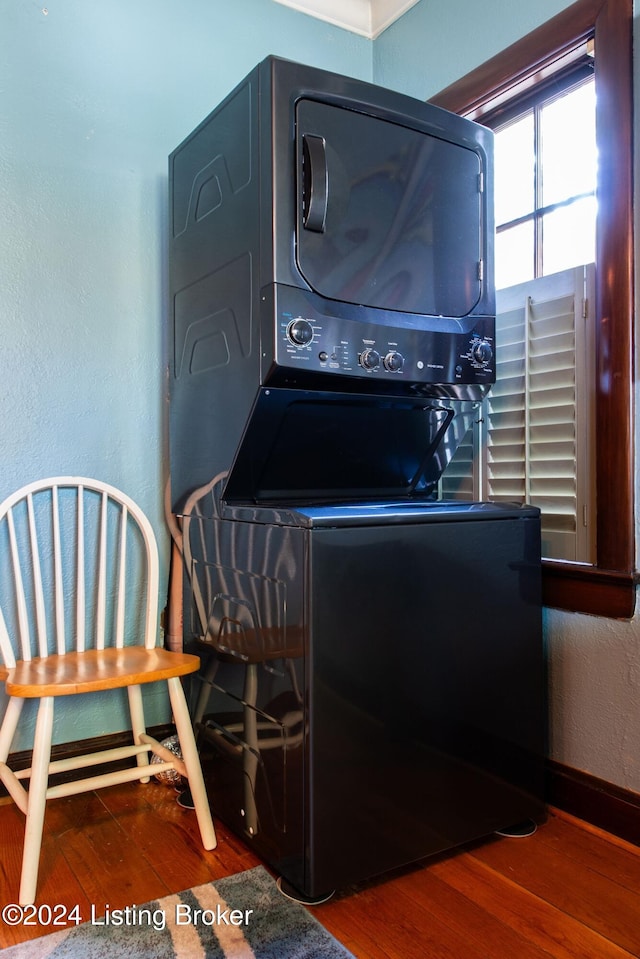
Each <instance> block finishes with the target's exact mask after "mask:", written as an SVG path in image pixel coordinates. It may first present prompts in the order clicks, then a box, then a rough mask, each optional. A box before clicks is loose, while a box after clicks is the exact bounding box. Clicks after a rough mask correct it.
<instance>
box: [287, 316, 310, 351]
mask: <svg viewBox="0 0 640 959" xmlns="http://www.w3.org/2000/svg"><path fill="white" fill-rule="evenodd" d="M287 336H288V337H289V339H290V340H291V342H292V343H294V344H295V345H296V346H306V345H307V343H310V342H311V340H312V339H313V327H312V326H311V323H309V320H303V319H302V317H300V316H299V317H298V318H297V319H295V320H291V323H289V326H288V327H287Z"/></svg>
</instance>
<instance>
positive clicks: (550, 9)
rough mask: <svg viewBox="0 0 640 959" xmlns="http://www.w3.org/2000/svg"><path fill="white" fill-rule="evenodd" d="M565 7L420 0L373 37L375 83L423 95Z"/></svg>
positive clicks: (555, 0) (506, 0)
mask: <svg viewBox="0 0 640 959" xmlns="http://www.w3.org/2000/svg"><path fill="white" fill-rule="evenodd" d="M568 6H570V3H569V2H563V0H536V2H535V3H529V2H523V0H483V2H478V0H447V2H446V3H438V2H434V0H420V2H419V3H417V4H416V5H415V6H414V7H411V9H410V10H408V11H407V13H405V15H404V16H403V17H401V18H400V19H399V20H397V21H396V22H395V23H394V24H392V25H391V27H389V28H388V29H387V30H385V31H384V33H382V34H381V35H380V37H379V38H378V39H377V40H376V42H375V44H374V52H373V75H374V79H375V82H376V83H379V84H380V85H381V86H386V87H390V88H391V89H392V90H401V91H402V92H403V93H408V94H410V95H411V96H414V97H418V98H419V99H421V100H426V99H428V98H429V97H430V96H433V95H434V94H435V93H437V92H438V91H439V90H443V89H444V88H445V87H448V86H449V84H451V83H453V82H454V81H455V80H458V79H459V78H460V77H463V76H464V75H465V74H466V73H468V72H469V71H470V70H473V68H474V67H477V66H479V65H480V64H481V63H484V62H485V61H486V60H488V59H489V58H490V57H493V56H495V54H496V53H499V52H500V51H501V50H504V49H505V48H506V47H508V46H510V45H511V44H512V43H514V42H515V41H516V40H518V39H520V37H523V36H525V35H526V34H527V33H530V31H531V30H535V28H536V27H538V26H540V24H541V23H544V22H545V21H546V20H549V19H550V18H551V17H553V16H555V15H556V14H557V13H559V12H560V11H561V10H563V9H564V8H565V7H568Z"/></svg>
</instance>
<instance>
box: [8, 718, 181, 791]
mask: <svg viewBox="0 0 640 959" xmlns="http://www.w3.org/2000/svg"><path fill="white" fill-rule="evenodd" d="M147 732H148V733H149V735H150V736H153V738H154V739H157V740H158V742H162V740H163V739H166V738H167V737H168V736H172V735H173V734H174V733H175V728H174V727H173V726H171V725H170V724H165V725H162V726H153V727H151V728H149V729H148V730H147ZM131 741H132V740H131V730H129V731H128V732H122V733H110V734H109V735H107V736H95V737H94V738H93V739H81V740H77V741H76V742H73V743H60V744H59V745H57V746H52V748H51V759H52V761H53V760H58V759H73V758H74V757H75V756H81V755H82V754H83V753H93V752H100V751H101V750H103V749H115V748H116V747H118V746H129V745H130V744H131ZM130 762H131V760H121V761H120V762H119V763H111V764H109V766H108V767H106V768H109V769H117V768H119V767H120V768H122V767H124V766H126V765H127V764H129V763H130ZM7 764H8V765H9V766H10V767H11V769H13V771H14V772H18V771H19V770H21V769H28V768H29V766H30V765H31V750H30V749H25V750H23V751H22V752H16V753H11V755H10V756H9V759H8V761H7ZM96 774H97V772H96ZM74 775H77V773H76V772H75V771H73V772H70V773H66V774H65V773H60V774H58V775H56V776H52V777H51V780H50V781H51V783H59V782H64V781H65V779H72V778H73V776H74ZM7 795H8V793H7V790H6V789H5V788H4V786H3V785H2V784H1V783H0V797H4V796H7Z"/></svg>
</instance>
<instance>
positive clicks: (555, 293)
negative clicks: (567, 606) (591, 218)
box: [442, 265, 595, 563]
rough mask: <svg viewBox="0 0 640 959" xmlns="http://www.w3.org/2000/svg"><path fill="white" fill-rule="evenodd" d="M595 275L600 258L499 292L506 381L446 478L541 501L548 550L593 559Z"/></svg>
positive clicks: (451, 486)
mask: <svg viewBox="0 0 640 959" xmlns="http://www.w3.org/2000/svg"><path fill="white" fill-rule="evenodd" d="M594 275H595V272H594V267H593V265H590V266H588V267H579V268H576V269H571V270H565V271H563V272H562V273H557V274H554V275H553V276H547V277H540V278H539V279H536V280H533V281H531V282H528V283H523V284H519V285H518V286H515V287H510V288H509V289H506V290H502V291H499V293H498V315H497V321H496V354H497V365H496V384H495V386H494V387H493V388H492V390H491V392H490V394H489V396H488V397H487V399H486V400H485V404H484V410H483V414H482V416H481V417H479V419H480V420H481V424H480V428H479V430H476V435H475V436H473V435H471V434H470V435H469V437H468V438H467V440H466V443H465V444H463V446H462V447H461V448H460V450H459V453H458V454H456V457H454V460H453V461H452V463H451V467H450V468H452V473H451V476H450V477H449V476H448V475H447V473H448V471H447V473H445V476H444V478H443V482H442V495H443V497H445V498H448V497H456V498H465V499H473V498H478V499H485V500H492V501H506V502H519V503H524V502H527V503H532V504H533V505H534V506H538V507H539V508H540V510H541V511H542V539H543V555H544V556H545V557H546V558H548V559H562V560H569V561H572V562H585V563H590V562H593V560H594V556H595V550H594V547H595V543H594V532H593V531H594V529H595V522H594V520H595V515H594V514H595V506H594V484H593V481H592V479H591V477H592V476H593V469H592V463H591V454H592V448H593V443H592V441H591V433H592V428H593V415H592V404H593V375H594V374H593V361H592V356H593V351H592V348H591V345H590V335H591V334H592V333H593V330H592V329H591V326H592V324H590V323H589V318H588V305H589V303H593V284H594ZM589 360H591V362H589ZM474 443H475V450H474V454H472V452H471V451H472V450H473V449H474V446H473V444H474ZM478 445H479V449H478ZM471 462H473V465H472V466H470V463H471ZM470 485H471V488H472V491H473V492H472V495H469V487H470Z"/></svg>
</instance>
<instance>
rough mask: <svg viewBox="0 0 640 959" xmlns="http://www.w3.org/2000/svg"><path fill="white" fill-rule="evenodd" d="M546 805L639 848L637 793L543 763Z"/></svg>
mask: <svg viewBox="0 0 640 959" xmlns="http://www.w3.org/2000/svg"><path fill="white" fill-rule="evenodd" d="M547 802H548V803H549V805H551V806H556V807H557V808H558V809H562V810H564V812H567V813H570V814H571V815H572V816H575V817H576V818H577V819H582V820H583V821H584V822H588V823H590V824H591V825H592V826H598V827H599V828H600V829H604V830H605V831H606V832H609V833H611V834H612V835H614V836H617V837H618V838H619V839H625V840H626V841H627V842H631V843H634V844H635V845H636V846H640V794H639V793H636V792H632V791H631V790H630V789H623V788H622V787H620V786H615V785H614V784H613V783H609V782H606V781H605V780H603V779H598V778H597V777H596V776H591V775H590V774H589V773H584V772H581V771H580V770H578V769H572V768H571V767H570V766H563V765H562V763H557V762H554V761H553V760H549V761H548V762H547Z"/></svg>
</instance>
